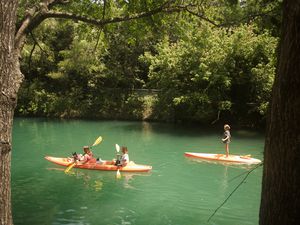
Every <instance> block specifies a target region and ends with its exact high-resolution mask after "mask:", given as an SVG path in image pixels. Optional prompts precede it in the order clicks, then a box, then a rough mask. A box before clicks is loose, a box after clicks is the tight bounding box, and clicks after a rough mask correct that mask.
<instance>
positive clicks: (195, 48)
mask: <svg viewBox="0 0 300 225" xmlns="http://www.w3.org/2000/svg"><path fill="white" fill-rule="evenodd" d="M37 2H38V1H34V0H32V1H20V5H21V6H22V7H21V8H20V11H19V16H22V15H24V14H25V10H24V9H25V5H26V6H33V5H34V4H35V3H37ZM164 2H165V1H163V0H159V1H152V0H142V1H90V0H84V1H82V0H75V1H70V3H69V4H66V5H57V6H55V8H54V9H55V10H58V11H61V12H63V11H67V12H70V13H76V14H79V15H83V16H87V17H92V18H95V19H108V18H111V17H121V16H132V15H136V14H138V13H141V12H145V11H146V12H147V11H149V10H152V9H154V8H157V7H159V6H160V5H161V4H162V3H164ZM189 2H190V3H191V5H193V4H196V5H198V7H197V8H193V13H194V14H197V15H198V17H197V16H194V15H192V14H189V13H186V12H181V13H173V14H168V13H167V14H166V13H159V14H156V15H153V16H150V17H145V18H142V19H139V20H131V21H127V22H120V23H114V24H109V25H107V26H105V27H101V28H99V27H91V26H89V25H87V24H84V23H82V22H78V21H77V22H74V21H61V20H54V19H49V20H46V21H44V22H43V23H42V24H41V25H40V26H39V27H38V28H37V29H35V30H34V31H33V32H32V34H30V35H29V36H28V40H27V42H26V44H25V46H24V49H23V53H22V57H23V58H22V61H21V67H22V71H23V73H24V74H25V77H26V82H25V83H24V85H23V87H22V88H21V91H20V93H19V102H18V108H17V114H19V115H35V116H61V117H93V118H107V119H115V118H120V119H145V118H146V119H154V120H163V121H178V120H184V121H186V120H188V121H199V122H203V123H211V122H212V121H215V120H216V119H218V118H219V116H220V120H230V121H232V122H237V123H240V124H247V125H253V124H259V123H261V122H262V119H264V117H265V115H266V111H267V107H268V102H269V99H270V93H271V88H272V85H273V79H274V74H275V64H276V53H275V50H276V46H277V42H278V40H277V37H278V34H279V27H280V16H281V15H280V8H281V2H280V1H273V2H271V1H266V0H259V1H254V0H253V1H252V0H250V1H246V3H245V4H240V1H234V0H231V1H225V0H220V1H213V2H212V1H208V0H204V1H203V0H201V1H198V0H191V1H189ZM104 3H105V4H104ZM177 3H180V4H183V3H187V2H186V1H180V0H178V1H177V0H176V1H171V2H170V5H175V4H177ZM259 15H264V16H259ZM217 25H218V26H217ZM137 88H138V89H139V88H153V89H158V93H157V94H149V95H146V96H145V95H141V94H140V93H139V92H138V91H134V89H137Z"/></svg>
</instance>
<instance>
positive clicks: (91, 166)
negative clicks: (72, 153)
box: [45, 156, 152, 172]
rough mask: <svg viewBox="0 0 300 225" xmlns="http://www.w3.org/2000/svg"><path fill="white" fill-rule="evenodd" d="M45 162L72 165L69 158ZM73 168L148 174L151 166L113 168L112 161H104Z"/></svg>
mask: <svg viewBox="0 0 300 225" xmlns="http://www.w3.org/2000/svg"><path fill="white" fill-rule="evenodd" d="M45 159H46V160H48V161H50V162H52V163H55V164H57V165H60V166H65V167H67V166H70V165H71V164H72V163H73V159H71V158H59V157H52V156H46V157H45ZM73 168H80V169H88V170H106V171H117V170H119V171H123V172H148V171H150V170H151V169H152V166H148V165H141V164H135V163H134V162H133V161H130V162H129V163H128V164H127V165H126V166H115V165H114V163H113V161H105V162H104V163H101V164H100V163H97V162H93V163H85V164H76V165H75V166H74V167H73Z"/></svg>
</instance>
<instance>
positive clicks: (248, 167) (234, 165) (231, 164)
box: [187, 158, 257, 170]
mask: <svg viewBox="0 0 300 225" xmlns="http://www.w3.org/2000/svg"><path fill="white" fill-rule="evenodd" d="M187 160H189V161H191V162H196V163H204V164H205V163H207V164H215V165H223V166H225V167H232V168H241V169H246V170H251V169H252V168H254V167H256V166H257V164H244V163H236V162H224V161H213V160H206V159H200V158H199V159H197V158H187Z"/></svg>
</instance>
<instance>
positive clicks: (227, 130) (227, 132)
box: [222, 124, 231, 157]
mask: <svg viewBox="0 0 300 225" xmlns="http://www.w3.org/2000/svg"><path fill="white" fill-rule="evenodd" d="M224 131H225V132H224V138H222V142H223V143H224V144H225V152H226V157H228V156H229V143H230V140H231V134H230V126H229V125H228V124H225V125H224Z"/></svg>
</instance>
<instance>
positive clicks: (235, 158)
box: [184, 152, 261, 164]
mask: <svg viewBox="0 0 300 225" xmlns="http://www.w3.org/2000/svg"><path fill="white" fill-rule="evenodd" d="M184 155H185V156H186V157H191V158H197V159H205V160H212V161H222V162H230V163H243V164H258V163H261V160H259V159H255V158H251V156H249V155H244V156H243V155H229V156H228V157H226V155H225V154H210V153H195V152H185V153H184Z"/></svg>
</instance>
